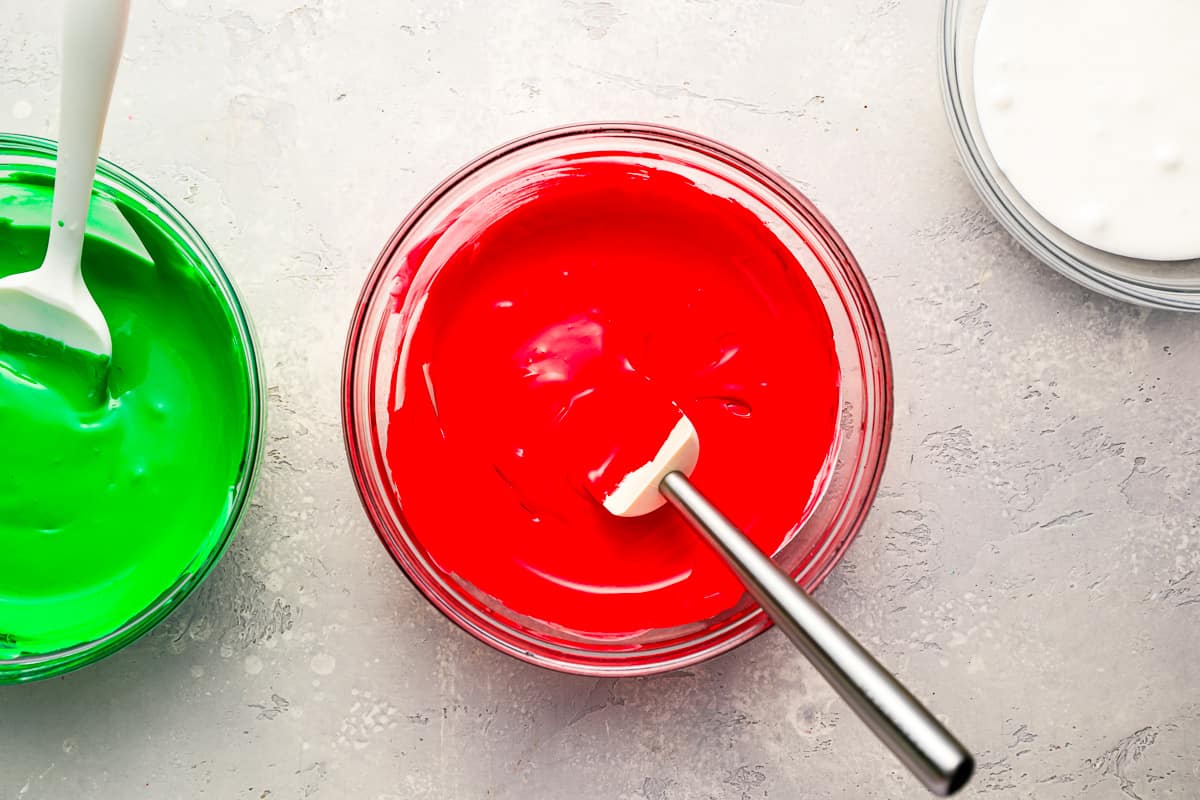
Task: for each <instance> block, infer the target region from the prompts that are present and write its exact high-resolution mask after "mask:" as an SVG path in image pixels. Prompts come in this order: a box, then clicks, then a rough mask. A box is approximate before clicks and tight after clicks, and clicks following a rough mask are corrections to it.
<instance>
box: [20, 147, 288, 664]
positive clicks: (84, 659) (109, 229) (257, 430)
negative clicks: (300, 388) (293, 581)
mask: <svg viewBox="0 0 1200 800" xmlns="http://www.w3.org/2000/svg"><path fill="white" fill-rule="evenodd" d="M54 152H55V151H54V144H53V143H52V142H49V141H46V140H43V139H36V138H32V137H25V136H15V135H9V134H0V276H4V275H9V274H14V273H17V272H23V271H26V270H29V269H33V268H35V267H37V266H38V264H39V263H40V261H41V258H42V256H43V254H44V252H45V247H46V241H47V238H48V236H49V233H48V231H49V227H48V226H49V225H50V207H51V201H52V196H53V181H54ZM83 275H84V279H85V280H86V282H87V284H88V287H89V289H90V290H91V292H92V294H93V296H94V297H95V298H96V302H97V304H98V305H99V306H100V309H101V311H102V312H103V313H104V316H105V319H106V320H107V322H108V326H109V329H110V330H111V332H112V339H113V353H112V360H111V362H110V363H109V364H108V365H107V367H106V369H103V370H101V371H100V372H99V374H97V373H96V371H95V369H94V368H95V364H91V363H84V362H80V361H78V360H77V359H76V358H75V356H76V355H77V354H72V353H70V352H68V353H62V352H59V353H54V352H53V351H48V352H41V351H36V350H30V349H29V348H25V347H21V346H17V343H15V342H14V341H12V339H11V336H8V335H6V333H5V331H4V330H3V329H0V684H4V683H16V682H21V681H27V680H33V679H37V678H44V677H48V676H51V675H57V674H61V673H63V672H66V671H68V670H71V669H75V668H78V667H81V666H83V665H85V664H89V663H92V662H94V661H96V660H97V659H99V658H102V657H103V656H105V655H107V654H109V653H112V652H113V651H115V650H117V649H119V648H121V647H123V646H124V645H126V644H128V643H129V642H131V641H133V640H134V639H136V638H137V637H138V636H140V635H141V634H143V633H145V632H146V631H148V630H149V629H150V628H152V627H153V626H154V625H155V624H157V623H158V622H159V621H161V620H162V619H163V618H164V617H165V616H166V615H167V614H169V613H170V612H171V610H172V609H174V608H175V607H177V606H178V605H179V604H180V603H181V602H182V601H183V599H184V598H185V597H186V596H187V595H188V593H189V592H190V591H191V590H192V589H194V588H195V587H196V586H197V585H199V583H200V582H201V581H202V580H203V579H204V577H205V576H206V575H207V574H208V572H209V571H210V570H211V569H212V567H213V566H214V565H215V564H216V563H217V561H218V560H219V559H220V557H221V554H222V553H223V552H224V550H225V548H226V547H227V546H228V544H229V542H230V540H231V539H232V537H233V534H234V532H235V531H236V529H237V526H238V523H239V521H240V519H241V517H242V514H243V512H244V511H245V510H246V508H247V506H248V504H249V498H250V494H251V491H252V489H253V485H254V478H255V475H256V472H257V469H258V464H259V461H260V458H261V453H262V439H263V431H264V421H265V409H266V404H265V399H264V389H263V381H262V376H261V367H260V363H259V357H258V355H257V352H256V348H255V344H254V337H253V333H252V330H251V326H250V322H249V319H248V318H247V316H246V313H245V311H244V310H243V307H242V304H241V302H240V301H239V299H238V296H237V293H236V290H235V289H234V287H233V285H232V284H231V283H230V280H229V278H228V277H227V276H226V275H225V273H224V271H223V270H222V269H221V266H220V264H219V263H218V262H217V259H216V257H215V256H214V255H213V253H212V251H211V250H210V249H209V248H208V246H207V245H206V244H205V243H204V240H203V239H201V238H200V235H199V234H198V233H197V232H196V230H195V229H194V228H193V227H192V226H191V225H190V224H189V223H188V222H187V220H186V219H184V217H183V215H182V214H180V213H179V212H178V211H177V210H175V209H174V208H173V207H172V206H171V205H170V203H168V202H167V201H166V200H165V199H163V197H162V196H161V195H159V194H158V193H157V192H155V191H154V190H153V189H151V188H150V187H149V186H147V185H146V184H145V183H143V182H141V181H140V180H138V179H137V178H135V177H134V176H132V175H130V174H129V173H128V172H125V171H124V170H122V169H121V168H120V167H117V166H115V165H113V164H111V163H108V162H106V161H103V160H102V161H101V162H100V165H99V168H98V169H97V173H96V185H95V187H94V189H93V194H92V204H91V209H90V213H89V218H88V230H87V237H86V241H85V244H84V250H83ZM2 322H3V321H2V320H0V323H2Z"/></svg>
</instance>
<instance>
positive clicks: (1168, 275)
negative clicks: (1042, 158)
mask: <svg viewBox="0 0 1200 800" xmlns="http://www.w3.org/2000/svg"><path fill="white" fill-rule="evenodd" d="M986 6H987V0H945V5H944V6H943V7H942V17H941V28H942V29H941V36H940V37H939V41H938V45H939V47H938V50H939V55H940V59H939V60H940V62H941V63H940V76H941V84H942V99H943V101H944V103H945V107H946V116H947V118H948V119H949V121H950V129H951V132H952V133H953V136H954V142H955V144H956V145H957V147H958V152H959V155H960V158H961V160H962V164H963V167H964V169H966V172H967V176H968V177H969V178H970V179H971V183H972V184H973V185H974V186H975V189H976V191H978V192H979V196H980V197H981V198H983V201H984V203H985V204H986V205H987V207H988V208H989V209H990V210H991V212H992V213H993V214H994V215H995V216H996V219H998V220H999V221H1000V224H1001V225H1003V226H1004V228H1005V229H1006V230H1007V231H1008V232H1009V233H1010V234H1011V235H1012V236H1013V238H1015V239H1016V240H1017V241H1018V242H1020V243H1021V244H1022V245H1024V247H1025V248H1026V249H1028V250H1029V252H1031V253H1033V254H1034V255H1035V256H1037V257H1038V258H1039V259H1040V260H1041V261H1043V262H1045V263H1046V264H1047V265H1048V266H1049V267H1051V268H1052V269H1054V270H1056V271H1057V272H1060V273H1061V274H1063V275H1065V276H1066V277H1068V278H1070V279H1071V280H1073V281H1075V282H1076V283H1078V284H1080V285H1082V286H1086V287H1087V288H1089V289H1092V290H1093V291H1096V292H1099V293H1101V294H1103V295H1107V296H1108V297H1113V298H1116V299H1118V300H1124V301H1126V302H1130V303H1136V304H1138V305H1144V306H1151V307H1154V308H1166V309H1174V310H1179V311H1200V259H1193V260H1189V261H1150V260H1146V259H1139V258H1127V257H1125V256H1118V255H1114V254H1112V253H1107V252H1105V251H1103V250H1097V249H1096V248H1094V247H1089V246H1088V245H1086V244H1083V243H1082V242H1080V241H1078V240H1076V239H1074V238H1073V237H1071V236H1068V235H1067V234H1066V233H1063V232H1062V231H1061V230H1059V229H1058V228H1056V227H1055V226H1054V225H1051V224H1050V223H1049V222H1048V221H1046V219H1045V218H1044V217H1042V216H1041V215H1040V214H1038V213H1037V211H1035V210H1034V209H1033V208H1032V207H1031V206H1030V205H1029V204H1028V203H1026V202H1025V200H1024V199H1023V198H1022V197H1021V195H1020V194H1019V193H1018V192H1017V191H1016V189H1014V188H1013V186H1012V184H1011V183H1009V182H1008V180H1007V179H1006V178H1005V177H1004V174H1003V173H1002V172H1001V171H1000V169H999V167H997V165H996V162H995V160H994V159H993V158H992V155H991V153H990V152H989V151H988V148H987V143H986V141H985V139H984V137H983V134H982V132H981V130H980V127H979V117H978V115H977V113H976V109H975V58H974V56H975V39H976V34H977V33H978V31H979V24H980V19H981V18H982V16H983V10H984V8H985V7H986Z"/></svg>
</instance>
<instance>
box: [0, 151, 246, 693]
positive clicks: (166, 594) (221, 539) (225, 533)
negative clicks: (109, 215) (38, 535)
mask: <svg viewBox="0 0 1200 800" xmlns="http://www.w3.org/2000/svg"><path fill="white" fill-rule="evenodd" d="M55 154H56V146H55V144H54V142H52V141H49V140H47V139H41V138H38V137H31V136H21V135H15V134H4V133H0V173H9V174H11V173H20V172H31V173H40V174H41V175H45V176H49V175H52V174H53V171H54V161H55ZM93 193H94V194H95V195H97V196H100V197H104V198H107V199H109V200H112V201H113V202H115V203H116V204H117V206H119V207H120V208H121V209H122V211H123V212H124V213H125V214H126V215H135V216H136V217H137V219H138V220H139V222H140V223H141V224H144V225H147V226H152V227H153V228H154V229H157V231H158V232H159V233H161V234H163V238H164V239H166V240H168V241H170V242H171V243H172V245H173V246H174V248H175V249H176V251H177V253H178V254H179V255H180V256H182V257H183V258H184V259H186V261H187V262H189V263H190V264H191V265H192V266H194V267H195V269H196V270H198V271H199V272H200V273H201V274H202V275H204V276H205V277H206V278H207V279H208V281H209V282H210V283H211V285H212V288H213V289H214V290H215V293H216V294H217V296H218V297H219V298H220V300H221V303H222V304H223V305H224V306H225V308H226V310H227V312H228V318H229V321H230V328H231V333H232V335H233V337H234V340H235V341H236V342H238V343H240V350H241V354H242V356H243V357H244V359H245V364H246V369H247V374H246V375H245V382H246V387H247V396H248V403H247V405H246V408H245V415H246V417H245V419H246V441H245V446H244V449H243V450H242V452H241V453H240V454H234V455H235V456H237V455H240V467H239V468H238V478H237V482H236V484H235V485H233V486H232V487H231V489H230V492H229V496H228V499H227V500H226V503H225V506H224V510H223V512H222V518H221V519H218V520H216V524H215V525H214V528H213V531H212V533H211V534H210V535H208V536H206V537H203V539H202V540H200V537H197V538H198V540H200V541H199V542H198V545H197V549H196V554H195V556H194V558H193V559H192V560H191V562H190V563H188V564H187V565H186V567H185V568H184V569H183V570H182V571H181V572H180V573H179V575H178V577H177V578H176V579H175V580H174V581H173V582H172V583H171V584H170V585H168V586H164V587H163V589H162V591H161V593H160V594H159V595H158V596H157V597H156V598H155V599H153V600H152V601H151V602H150V603H149V604H148V605H146V606H145V608H143V609H142V610H141V611H140V612H139V613H137V614H135V615H134V616H133V617H131V618H130V619H128V620H126V621H125V622H124V623H123V624H120V625H118V626H117V627H116V628H115V629H113V630H111V631H109V632H108V633H107V634H105V635H102V636H100V637H98V638H95V639H93V640H91V641H81V642H79V643H77V644H74V645H73V646H70V647H66V648H63V649H60V650H56V651H53V652H39V653H18V654H16V655H15V656H14V655H11V654H8V655H6V654H5V653H4V652H3V650H0V685H2V684H6V683H20V682H24V681H31V680H37V679H40V678H48V677H51V676H54V675H61V674H62V673H65V672H68V671H70V670H74V669H78V668H79V667H83V666H85V665H87V664H91V663H93V662H95V661H98V660H99V659H101V658H103V657H104V656H106V655H109V654H111V653H113V652H115V651H117V650H119V649H121V648H122V647H124V646H125V645H127V644H129V643H130V642H132V641H134V640H135V639H137V638H138V637H139V636H141V635H142V634H144V633H146V632H147V631H149V630H150V629H151V628H153V627H154V626H155V625H157V624H158V623H159V622H161V621H162V620H163V618H165V617H166V616H167V615H168V614H169V613H171V611H172V610H174V609H175V608H176V607H178V606H179V604H180V603H182V602H183V600H184V599H185V598H186V597H187V596H188V594H190V593H191V591H192V590H193V589H195V588H196V587H197V586H199V585H200V583H201V582H202V581H203V580H204V578H205V577H206V576H207V575H208V573H209V571H210V570H211V569H212V568H213V566H215V565H216V563H217V562H218V561H219V560H220V558H221V555H222V554H223V553H224V552H225V549H226V548H227V547H228V545H229V543H230V541H232V539H233V535H234V532H235V531H236V530H237V528H238V524H239V523H240V521H241V519H242V515H243V513H244V512H245V510H246V508H247V506H248V504H249V498H250V495H251V492H252V490H253V487H254V482H255V478H256V476H257V473H258V467H259V462H260V461H261V455H262V448H263V433H264V431H265V421H266V402H265V397H264V388H263V379H262V370H261V365H260V363H259V358H258V354H257V347H256V345H255V341H254V334H253V330H252V328H251V324H250V320H249V318H248V317H247V315H246V312H245V310H244V309H243V307H242V304H241V301H240V300H239V299H238V295H237V291H236V290H235V289H234V286H233V284H232V283H231V282H230V280H229V278H228V276H226V274H225V272H224V271H223V270H222V269H221V265H220V264H219V263H218V261H217V258H216V256H215V255H213V252H212V251H211V250H210V249H209V247H208V245H207V244H205V242H204V240H203V239H202V238H201V237H200V234H199V233H197V232H196V229H195V228H193V227H192V226H191V224H190V223H189V222H188V221H187V220H186V219H185V218H184V217H183V215H182V214H181V213H180V212H179V211H178V210H176V209H175V208H174V207H173V206H172V205H171V204H170V203H169V202H167V200H166V199H165V198H164V197H163V196H162V195H160V194H158V192H156V191H155V190H154V189H152V188H150V187H149V186H148V185H146V184H145V183H143V182H142V181H141V180H139V179H138V178H136V177H134V176H133V175H131V174H130V173H128V172H126V171H125V170H123V169H122V168H121V167H119V166H117V165H115V164H113V163H111V162H108V161H105V160H104V159H101V160H100V163H99V165H98V167H97V170H96V182H95V186H94V188H93ZM0 561H2V559H0ZM0 569H2V568H0Z"/></svg>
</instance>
